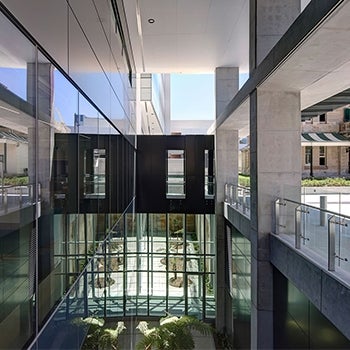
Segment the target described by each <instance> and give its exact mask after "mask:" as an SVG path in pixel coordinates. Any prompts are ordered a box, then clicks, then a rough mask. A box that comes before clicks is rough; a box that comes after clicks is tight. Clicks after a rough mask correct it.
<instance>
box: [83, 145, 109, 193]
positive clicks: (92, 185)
mask: <svg viewBox="0 0 350 350" xmlns="http://www.w3.org/2000/svg"><path fill="white" fill-rule="evenodd" d="M105 196H106V150H105V149H96V148H94V149H91V150H85V154H84V198H105Z"/></svg>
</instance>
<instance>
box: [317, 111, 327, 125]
mask: <svg viewBox="0 0 350 350" xmlns="http://www.w3.org/2000/svg"><path fill="white" fill-rule="evenodd" d="M318 121H319V122H320V123H327V118H326V114H325V113H324V114H320V115H319V116H318Z"/></svg>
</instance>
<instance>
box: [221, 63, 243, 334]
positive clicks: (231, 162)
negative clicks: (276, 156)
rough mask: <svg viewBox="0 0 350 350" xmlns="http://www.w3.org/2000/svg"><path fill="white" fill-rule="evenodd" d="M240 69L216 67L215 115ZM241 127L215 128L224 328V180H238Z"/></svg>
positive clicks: (234, 88)
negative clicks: (239, 132) (239, 130)
mask: <svg viewBox="0 0 350 350" xmlns="http://www.w3.org/2000/svg"><path fill="white" fill-rule="evenodd" d="M238 73H239V70H238V68H237V67H219V68H216V70H215V74H216V84H215V85H216V117H218V116H219V115H220V114H221V113H222V112H223V110H224V109H225V107H226V105H227V104H228V103H229V102H230V101H231V99H232V98H233V97H234V95H235V94H236V93H237V91H238V87H239V76H238ZM238 142H239V140H238V130H229V129H225V127H224V126H222V127H220V128H219V129H217V130H216V134H215V164H216V171H215V173H216V208H215V213H216V249H217V261H216V266H217V269H216V285H217V295H216V327H217V329H218V330H219V331H223V330H224V329H225V326H226V322H225V308H226V306H225V268H224V267H225V266H226V263H227V262H226V259H227V257H226V256H225V254H224V252H225V244H226V233H225V224H224V217H223V202H224V199H225V193H224V192H225V191H224V186H225V183H235V184H237V183H238Z"/></svg>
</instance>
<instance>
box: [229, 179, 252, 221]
mask: <svg viewBox="0 0 350 350" xmlns="http://www.w3.org/2000/svg"><path fill="white" fill-rule="evenodd" d="M225 202H226V203H228V204H229V205H231V206H232V207H234V208H235V209H236V210H238V211H239V212H241V213H242V214H244V215H246V216H248V217H250V188H249V187H244V186H239V185H233V184H225Z"/></svg>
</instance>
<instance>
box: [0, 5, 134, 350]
mask: <svg viewBox="0 0 350 350" xmlns="http://www.w3.org/2000/svg"><path fill="white" fill-rule="evenodd" d="M73 3H74V2H71V3H70V4H69V5H68V4H67V3H66V2H57V3H55V4H54V5H53V7H54V8H51V9H50V11H57V16H58V17H60V18H61V19H63V21H62V22H61V23H60V25H59V26H56V28H55V31H57V35H59V36H61V38H60V40H61V42H60V44H61V46H60V47H59V50H58V47H57V46H56V47H53V46H52V47H46V49H48V51H49V54H48V53H47V52H46V51H44V50H42V49H41V47H39V46H38V45H37V43H36V42H35V41H34V39H32V38H30V37H29V36H27V35H26V33H25V31H24V30H23V31H22V30H20V29H21V28H20V27H17V26H16V25H17V24H18V23H16V21H14V20H13V18H12V16H11V14H10V13H9V12H8V11H7V9H6V8H5V7H4V6H3V4H1V10H3V11H4V13H2V14H1V15H0V28H1V30H0V37H1V55H0V181H1V201H0V256H1V258H0V286H1V292H0V310H1V311H0V334H1V344H0V347H1V348H17V349H18V348H21V347H23V346H25V344H28V343H29V342H30V340H31V339H32V338H33V336H35V334H36V332H38V331H39V330H40V328H41V327H42V325H43V324H44V323H45V322H46V320H47V319H48V317H49V316H50V314H51V312H52V311H53V310H54V308H55V307H56V305H57V303H59V302H60V301H61V298H62V296H63V295H64V294H65V292H66V291H67V290H69V288H70V287H71V286H72V284H73V283H74V282H75V281H76V279H77V276H78V275H79V274H80V273H81V271H82V270H83V268H84V266H85V265H86V263H87V262H88V259H89V257H90V256H91V255H92V254H93V253H94V250H95V249H96V248H97V246H98V243H99V242H100V241H101V240H103V239H104V238H105V236H106V233H108V232H109V231H110V229H111V228H112V226H113V225H115V223H116V222H117V221H118V219H119V218H120V216H121V214H122V213H123V212H124V211H125V210H126V209H127V208H128V207H130V204H131V203H132V202H133V197H134V188H133V183H134V157H135V152H136V151H135V148H134V143H135V142H134V140H135V131H134V130H135V123H136V121H135V114H134V110H135V106H134V103H135V98H134V95H135V91H134V88H133V86H131V85H130V72H129V68H128V67H127V65H126V62H125V54H124V56H123V53H122V49H121V46H120V43H119V42H118V41H117V40H114V39H113V37H112V33H115V32H114V28H115V23H114V19H113V17H112V16H111V15H109V16H108V20H106V21H104V22H103V26H104V28H103V30H102V28H100V29H101V30H100V31H99V33H98V35H99V36H98V37H94V38H93V37H92V33H90V32H88V23H87V22H85V23H84V17H81V16H80V15H81V13H79V12H80V11H81V8H79V7H76V8H75V6H74V4H73ZM107 3H108V2H107V1H103V2H100V4H99V7H98V8H97V9H94V11H95V10H96V11H98V12H99V14H100V15H102V14H103V13H107V12H106V11H108V13H109V14H110V13H111V12H110V10H109V7H106V6H107ZM20 5H21V4H20V2H16V1H13V2H11V4H9V7H11V6H13V8H14V9H15V8H16V6H20ZM50 6H51V5H50ZM89 6H92V3H89ZM44 7H45V6H44ZM40 10H42V11H45V10H47V9H45V8H41V9H40ZM40 10H39V9H38V11H40ZM42 20H43V21H45V16H43V17H42ZM24 24H25V23H24ZM50 28H52V30H53V26H48V31H50V30H51V29H50ZM33 30H34V32H33V34H35V28H33ZM43 34H47V33H41V35H43ZM52 34H53V33H52ZM57 35H56V36H57ZM39 36H40V35H39ZM94 40H97V41H98V43H99V45H100V46H99V49H100V50H99V53H98V54H96V52H95V50H94V49H93V47H92V46H91V45H93V44H95V45H97V43H96V41H95V42H94ZM55 45H58V44H57V42H56V44H55ZM50 54H52V55H54V56H55V61H54V60H52V59H51V57H50ZM82 58H84V59H82ZM64 135H70V138H69V139H68V138H67V137H66V138H64V137H63V136H64ZM106 135H113V136H115V137H118V141H116V147H118V150H119V152H118V154H114V155H113V157H114V162H113V164H115V166H116V167H117V168H116V169H115V171H114V173H117V177H115V178H114V179H113V181H112V179H111V177H108V176H106V174H107V173H108V171H110V169H109V168H108V169H107V166H106V164H107V162H106V159H108V160H110V158H111V157H112V155H111V154H109V153H107V151H108V150H109V148H108V145H109V143H113V142H114V141H111V140H110V139H106ZM62 137H63V139H64V140H65V141H66V143H64V142H63V143H62V142H58V141H59V140H61V139H62ZM106 143H107V144H106ZM72 154H73V155H74V157H73V156H72ZM108 157H109V158H108ZM110 163H111V162H109V163H108V164H110ZM121 163H123V166H120V164H121ZM73 179H74V181H73ZM111 184H113V185H111ZM111 186H116V189H115V192H118V196H115V197H114V198H113V199H111V198H110V197H108V196H107V191H109V190H110V188H111ZM107 197H108V198H107ZM107 199H108V202H109V203H111V202H112V201H113V204H114V209H115V210H114V211H113V212H112V211H110V212H107V213H106V210H105V206H106V205H107V204H106V201H107ZM89 202H90V204H89ZM72 208H73V210H72ZM131 208H132V206H131ZM131 211H132V210H131ZM91 270H93V268H91ZM75 288H76V286H75ZM74 295H75V296H77V294H76V293H75V294H74ZM86 312H87V310H86V308H83V312H82V313H86ZM78 313H79V312H78Z"/></svg>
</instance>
